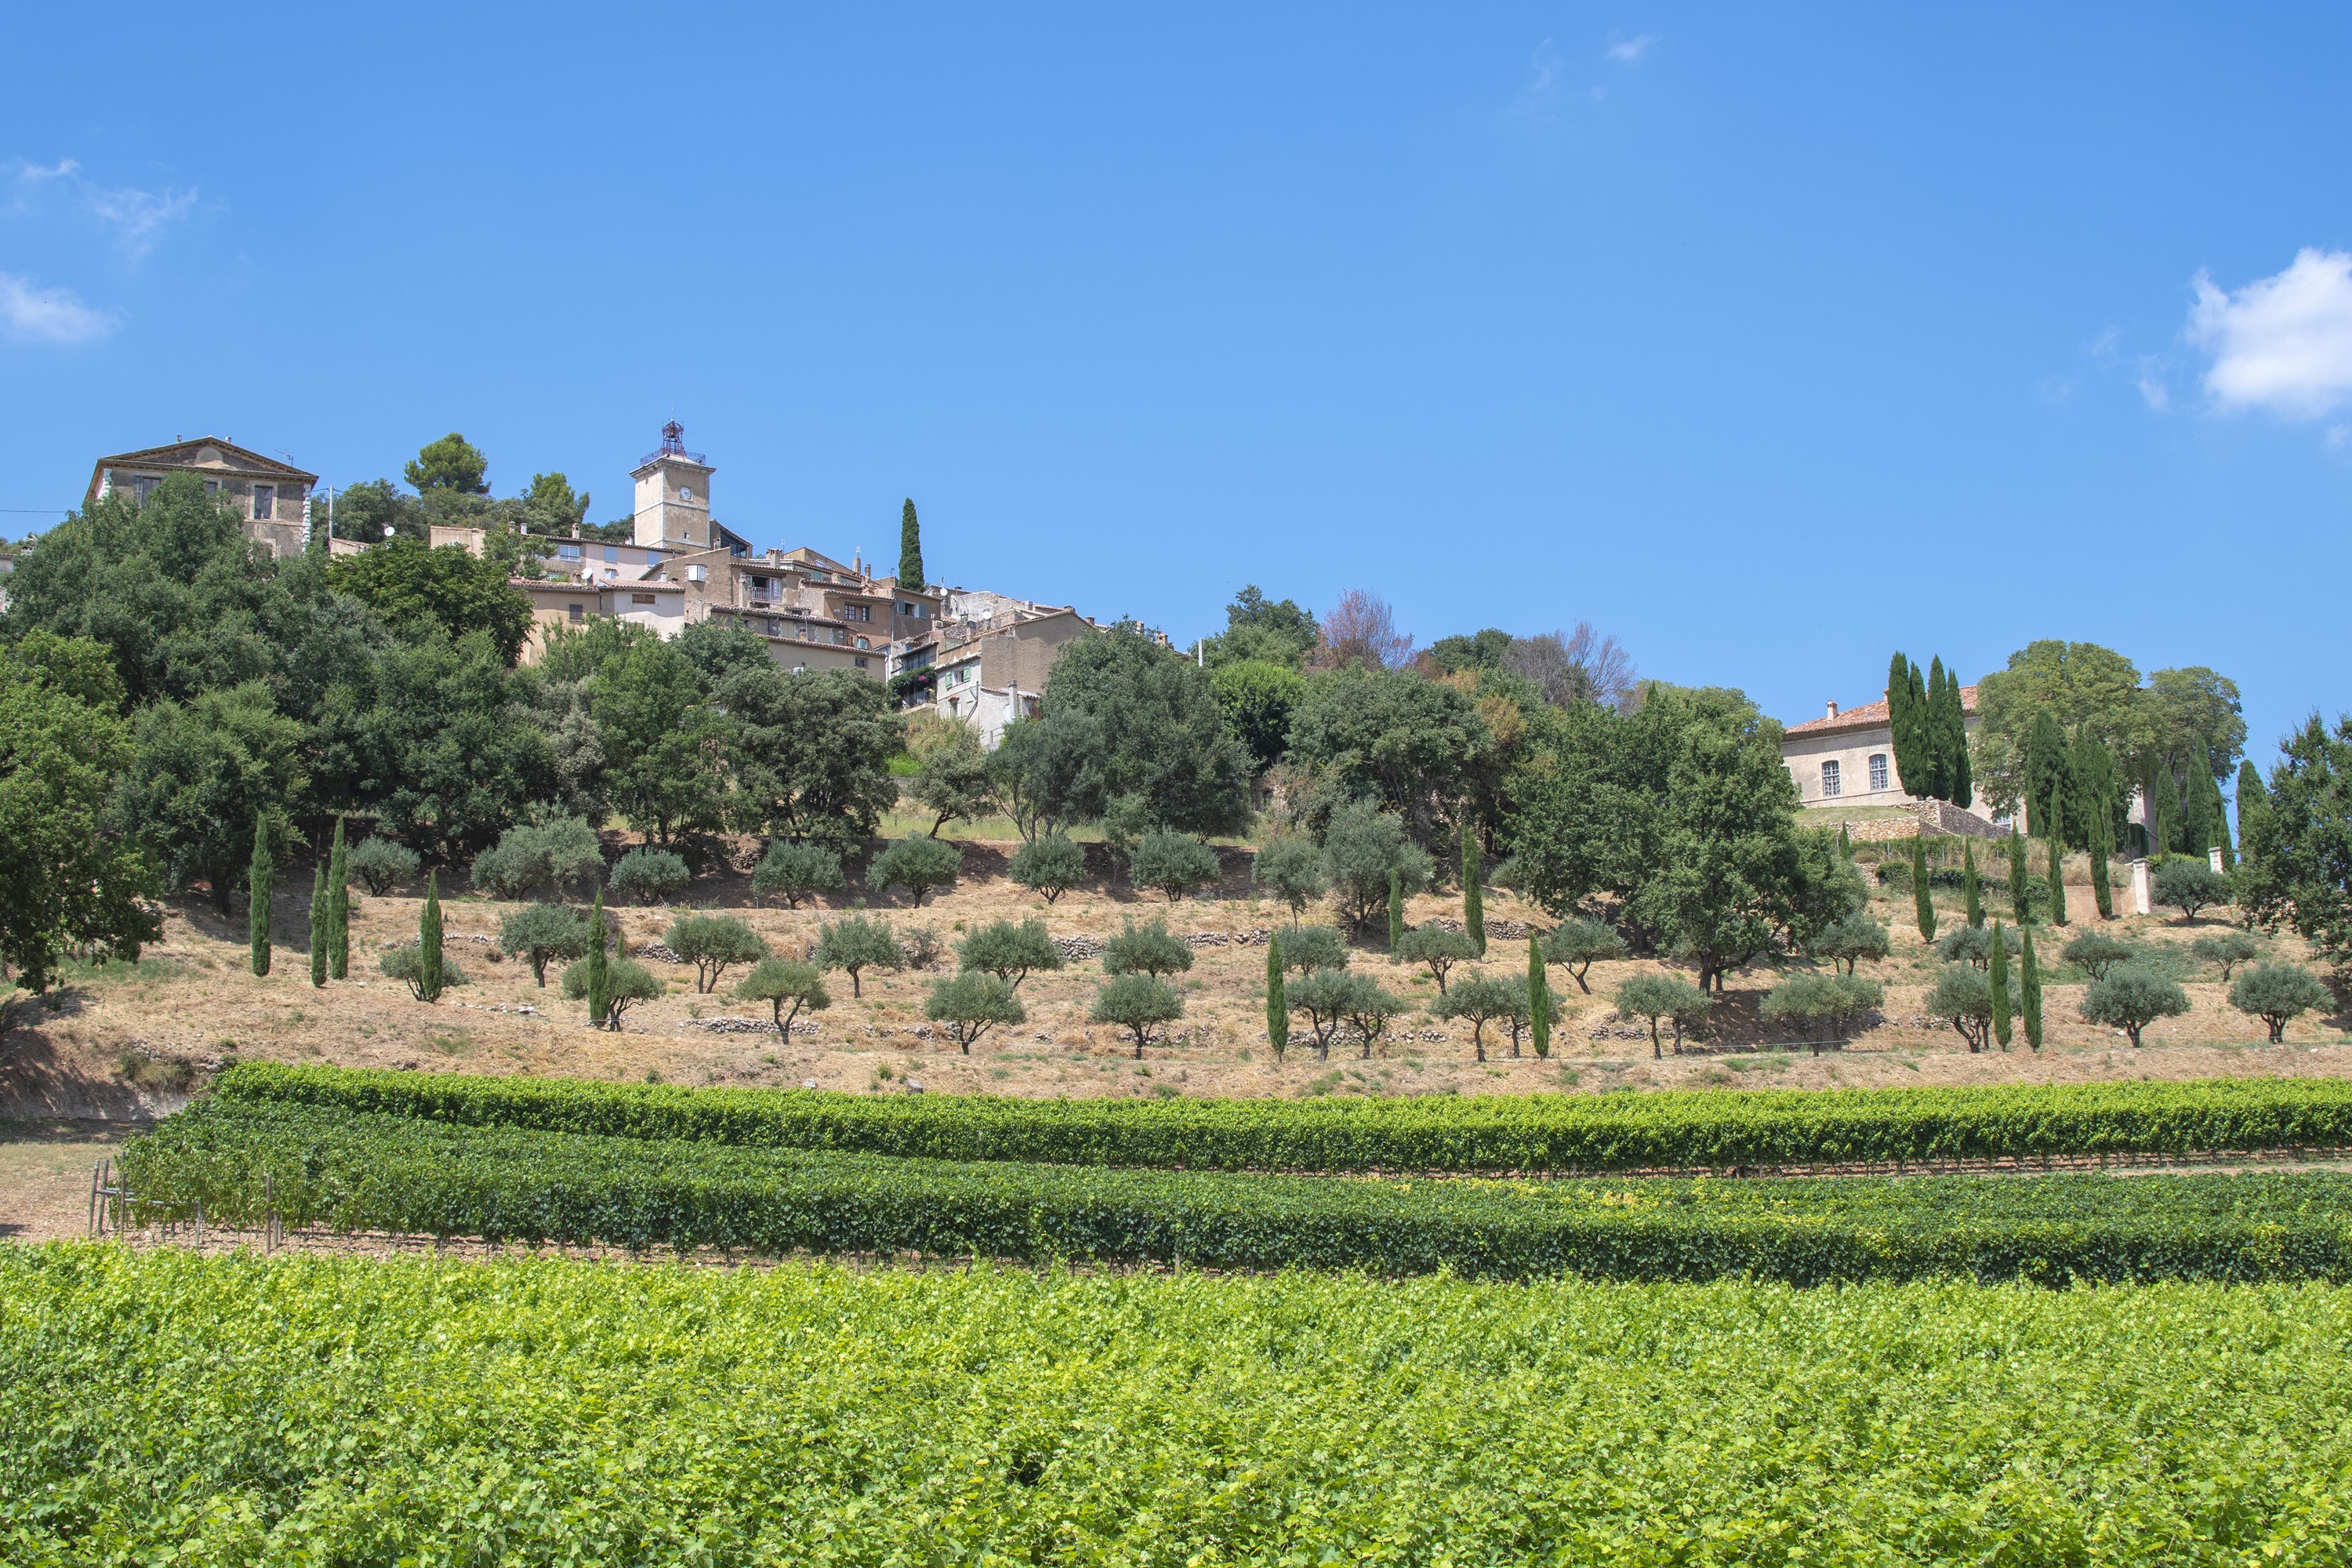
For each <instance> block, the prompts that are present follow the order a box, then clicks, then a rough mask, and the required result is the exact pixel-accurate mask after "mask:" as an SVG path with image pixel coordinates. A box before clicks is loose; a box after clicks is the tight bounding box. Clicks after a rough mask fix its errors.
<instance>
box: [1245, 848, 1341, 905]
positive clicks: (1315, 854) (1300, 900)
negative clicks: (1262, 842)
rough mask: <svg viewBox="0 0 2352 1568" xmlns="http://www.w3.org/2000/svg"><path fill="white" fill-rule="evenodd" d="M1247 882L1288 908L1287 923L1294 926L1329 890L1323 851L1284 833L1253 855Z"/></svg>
mask: <svg viewBox="0 0 2352 1568" xmlns="http://www.w3.org/2000/svg"><path fill="white" fill-rule="evenodd" d="M1250 879H1251V880H1252V881H1254V882H1255V883H1256V884H1257V885H1258V886H1259V887H1261V888H1264V889H1265V890H1266V891H1267V892H1269V893H1272V894H1273V895H1274V896H1275V897H1276V898H1277V899H1280V900H1282V901H1283V902H1284V903H1286V904H1288V905H1289V906H1290V923H1291V924H1292V925H1294V926H1295V925H1297V923H1298V917H1299V916H1300V915H1302V914H1304V913H1306V911H1307V905H1309V904H1311V903H1313V902H1314V901H1315V900H1318V899H1319V898H1321V897H1322V896H1323V895H1324V894H1325V893H1326V892H1327V891H1328V890H1329V889H1330V886H1331V883H1330V879H1329V878H1328V876H1327V875H1326V874H1325V873H1324V869H1323V851H1322V850H1321V848H1319V847H1317V845H1316V844H1315V842H1314V840H1312V839H1310V838H1304V837H1298V836H1297V835H1295V834H1285V835H1283V836H1282V837H1278V838H1276V839H1274V840H1273V841H1271V842H1270V843H1268V844H1267V845H1266V846H1265V847H1264V848H1262V849H1260V850H1259V851H1258V852H1257V860H1256V863H1255V865H1253V866H1252V867H1251V868H1250Z"/></svg>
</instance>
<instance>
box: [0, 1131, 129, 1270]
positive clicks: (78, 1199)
mask: <svg viewBox="0 0 2352 1568" xmlns="http://www.w3.org/2000/svg"><path fill="white" fill-rule="evenodd" d="M132 1131H134V1129H133V1128H132V1127H131V1126H130V1125H126V1124H124V1123H121V1122H90V1121H0V1239H5V1240H9V1241H50V1240H54V1239H56V1238H57V1237H67V1236H80V1235H82V1234H83V1233H84V1231H85V1230H86V1229H87V1228H88V1226H89V1169H90V1167H91V1166H92V1165H94V1164H96V1163H98V1162H99V1161H100V1160H102V1159H104V1158H105V1157H106V1155H107V1153H108V1152H110V1151H111V1150H113V1149H117V1148H120V1147H121V1144H122V1142H123V1140H124V1139H126V1138H128V1137H129V1136H130V1135H131V1132H132Z"/></svg>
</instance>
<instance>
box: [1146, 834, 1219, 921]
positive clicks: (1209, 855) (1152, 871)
mask: <svg viewBox="0 0 2352 1568" xmlns="http://www.w3.org/2000/svg"><path fill="white" fill-rule="evenodd" d="M1128 875H1129V876H1130V877H1132V878H1133V879H1135V883H1136V885H1137V886H1138V887H1142V888H1157V889H1159V890H1160V891H1161V892H1163V893H1165V894H1167V895H1168V901H1169V902H1170V903H1171V904H1172V903H1174V902H1175V901H1176V900H1179V899H1181V898H1182V897H1183V896H1184V895H1185V894H1186V893H1188V892H1190V891H1192V889H1195V888H1202V887H1207V886H1208V885H1210V884H1211V883H1213V882H1214V881H1216V879H1217V876H1218V864H1217V852H1216V851H1215V850H1214V849H1212V848H1211V847H1209V846H1207V845H1206V844H1203V843H1202V842H1201V841H1200V840H1199V839H1197V838H1195V837H1192V835H1191V834H1189V833H1166V832H1153V833H1147V834H1145V835H1144V836H1143V837H1141V838H1140V839H1139V840H1138V841H1137V843H1136V846H1135V849H1134V851H1133V852H1132V853H1131V854H1130V855H1129V857H1128Z"/></svg>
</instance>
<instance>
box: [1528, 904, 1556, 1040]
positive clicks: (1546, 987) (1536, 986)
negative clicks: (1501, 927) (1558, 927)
mask: <svg viewBox="0 0 2352 1568" xmlns="http://www.w3.org/2000/svg"><path fill="white" fill-rule="evenodd" d="M1528 1040H1529V1042H1530V1043H1531V1044H1533V1045H1534V1047H1535V1048H1536V1056H1537V1058H1538V1059H1539V1060H1540V1059H1542V1058H1547V1057H1549V1056H1550V1055H1551V982H1550V981H1549V979H1548V978H1547V977H1546V976H1545V974H1544V960H1543V940H1542V939H1541V938H1540V937H1538V936H1537V935H1536V933H1535V932H1533V931H1529V932H1528Z"/></svg>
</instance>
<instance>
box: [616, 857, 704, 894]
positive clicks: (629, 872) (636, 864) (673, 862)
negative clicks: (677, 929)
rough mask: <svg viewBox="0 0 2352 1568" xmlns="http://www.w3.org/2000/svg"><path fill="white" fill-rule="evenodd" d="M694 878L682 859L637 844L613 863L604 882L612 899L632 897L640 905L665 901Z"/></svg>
mask: <svg viewBox="0 0 2352 1568" xmlns="http://www.w3.org/2000/svg"><path fill="white" fill-rule="evenodd" d="M693 879H694V874H693V872H691V871H689V870H688V869H687V865H686V862H685V861H684V860H682V859H680V858H678V857H677V856H676V855H673V854H671V853H670V852H669V851H668V850H667V849H647V848H645V847H642V846H640V847H637V848H635V849H632V850H630V851H629V852H628V853H627V854H625V855H624V856H622V857H621V858H620V859H618V860H616V861H614V863H613V872H612V875H611V876H609V877H607V878H606V879H605V885H606V886H607V887H609V888H611V889H613V896H614V898H616V899H628V898H634V899H635V900H637V901H638V902H640V903H644V904H652V903H667V902H668V901H669V896H670V895H671V894H672V893H675V892H678V891H680V890H681V889H684V888H685V887H686V885H687V884H688V882H690V881H692V880H693Z"/></svg>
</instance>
